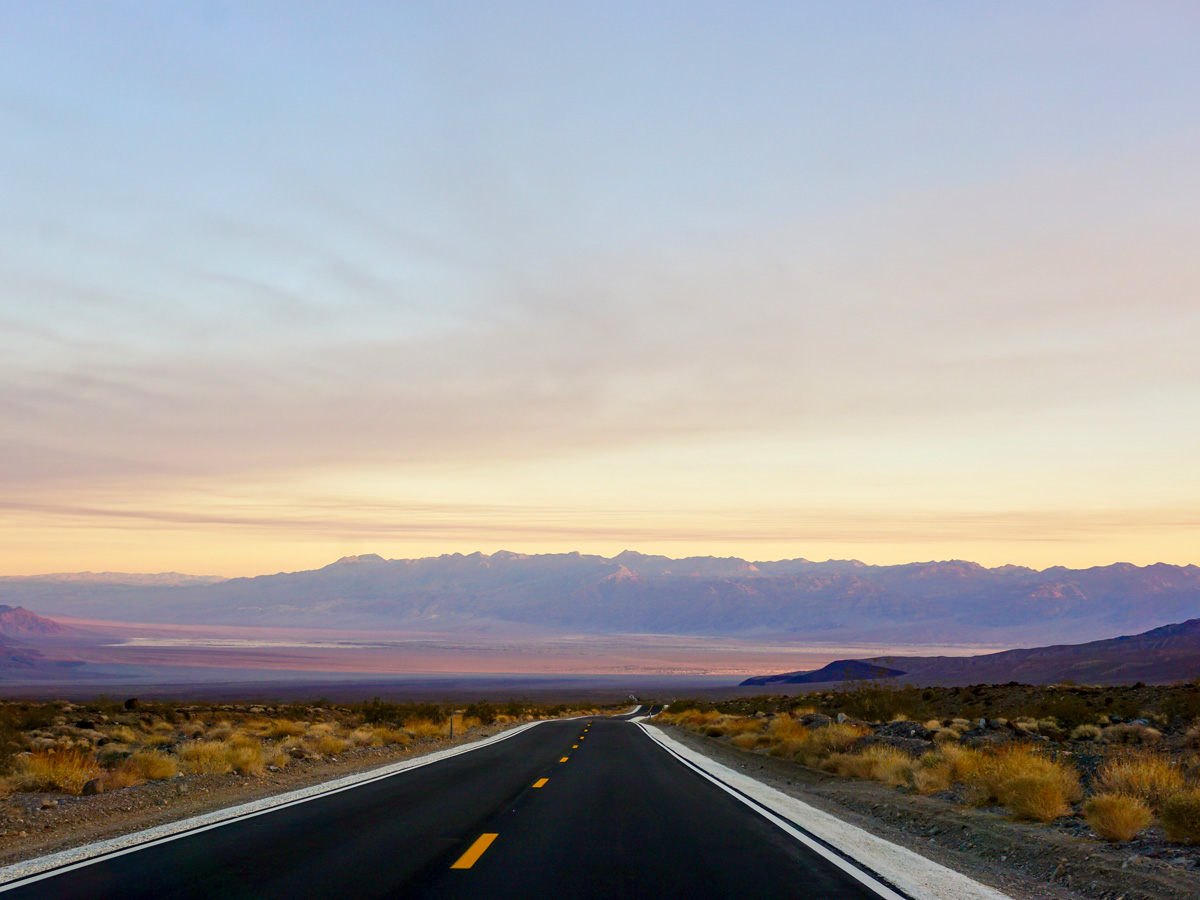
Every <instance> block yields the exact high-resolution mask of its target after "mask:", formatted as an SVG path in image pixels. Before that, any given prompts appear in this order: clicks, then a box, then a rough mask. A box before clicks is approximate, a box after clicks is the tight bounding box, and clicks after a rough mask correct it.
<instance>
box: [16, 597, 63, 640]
mask: <svg viewBox="0 0 1200 900" xmlns="http://www.w3.org/2000/svg"><path fill="white" fill-rule="evenodd" d="M74 631H75V629H73V628H68V627H67V626H66V625H61V624H59V623H58V622H55V621H54V620H53V619H47V618H46V617H45V616H39V615H37V614H35V613H31V612H30V611H29V610H27V609H25V608H24V607H21V606H4V605H2V604H0V634H3V635H7V636H8V637H15V638H34V639H36V638H44V637H63V636H66V635H70V634H73V633H74Z"/></svg>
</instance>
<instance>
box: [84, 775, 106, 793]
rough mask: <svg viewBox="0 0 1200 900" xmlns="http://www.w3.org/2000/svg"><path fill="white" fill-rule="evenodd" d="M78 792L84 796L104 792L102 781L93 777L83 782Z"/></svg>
mask: <svg viewBox="0 0 1200 900" xmlns="http://www.w3.org/2000/svg"><path fill="white" fill-rule="evenodd" d="M80 793H81V794H82V795H83V796H84V797H94V796H96V794H103V793H104V782H103V781H101V780H100V779H99V778H93V779H92V780H91V781H88V782H85V783H84V785H83V790H82V791H80Z"/></svg>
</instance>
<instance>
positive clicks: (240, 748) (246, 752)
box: [225, 741, 265, 775]
mask: <svg viewBox="0 0 1200 900" xmlns="http://www.w3.org/2000/svg"><path fill="white" fill-rule="evenodd" d="M225 759H226V760H227V761H228V762H229V765H230V767H232V769H233V771H235V772H237V773H238V774H239V775H261V774H262V773H263V768H264V765H265V763H264V761H263V748H262V744H260V743H258V742H257V741H255V742H254V743H251V744H248V743H233V742H232V741H231V742H229V744H228V749H227V750H226V751H225Z"/></svg>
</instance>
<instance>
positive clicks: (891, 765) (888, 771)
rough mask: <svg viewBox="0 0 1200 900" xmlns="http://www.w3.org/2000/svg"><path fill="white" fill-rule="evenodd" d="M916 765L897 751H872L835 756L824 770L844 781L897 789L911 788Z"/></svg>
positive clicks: (904, 754) (870, 749) (894, 749)
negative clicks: (878, 782) (910, 784)
mask: <svg viewBox="0 0 1200 900" xmlns="http://www.w3.org/2000/svg"><path fill="white" fill-rule="evenodd" d="M914 766H915V763H914V761H913V759H912V757H910V756H909V755H908V754H907V753H905V752H904V751H903V750H897V749H896V748H895V747H884V746H875V747H868V748H866V749H865V750H863V751H862V752H861V753H834V754H832V755H830V756H829V758H828V759H827V760H826V761H825V763H824V764H823V765H822V766H821V768H823V769H825V770H826V771H829V772H836V773H837V774H838V775H841V776H842V777H849V778H861V779H863V780H864V781H881V782H883V783H884V784H890V785H892V786H893V787H895V786H898V785H902V784H908V783H909V779H910V777H911V775H912V772H913V768H914Z"/></svg>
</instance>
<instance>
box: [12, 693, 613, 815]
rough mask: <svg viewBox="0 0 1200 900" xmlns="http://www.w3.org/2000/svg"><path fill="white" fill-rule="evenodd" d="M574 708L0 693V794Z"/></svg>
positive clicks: (122, 782)
mask: <svg viewBox="0 0 1200 900" xmlns="http://www.w3.org/2000/svg"><path fill="white" fill-rule="evenodd" d="M587 711H588V712H591V711H592V710H587ZM579 712H583V710H574V709H568V708H567V707H565V706H561V705H560V706H549V707H547V706H538V705H536V704H529V703H525V702H518V701H510V702H509V703H506V704H500V705H499V706H497V705H493V704H491V703H488V702H483V701H480V702H476V703H472V704H470V705H468V706H466V707H465V708H460V709H451V708H447V707H443V706H438V705H434V704H427V703H423V704H411V703H410V704H404V703H391V702H387V701H384V700H380V699H379V698H378V697H377V698H375V699H374V700H371V701H369V702H365V703H354V704H333V703H330V702H329V701H325V700H318V701H315V702H313V703H311V704H292V705H265V704H262V705H260V704H211V703H190V704H175V703H143V702H139V701H137V700H132V699H131V700H127V701H124V702H109V701H104V700H101V701H98V702H93V703H67V702H62V701H59V702H19V701H7V702H0V795H3V794H10V793H63V794H73V795H80V794H82V795H89V794H96V793H103V792H106V791H112V790H118V789H121V788H127V787H133V786H136V785H139V784H144V783H146V782H152V781H162V780H165V779H169V778H176V777H179V776H187V775H237V776H243V777H261V776H264V775H266V774H268V773H271V772H279V771H282V770H284V769H286V768H287V767H289V766H294V765H295V764H296V763H298V762H300V761H305V760H321V759H336V758H338V757H340V756H342V755H344V754H347V753H351V754H352V753H355V752H358V753H360V754H361V753H362V752H363V751H369V750H373V749H377V748H392V749H397V750H401V751H403V750H409V749H411V750H418V749H430V748H431V747H432V745H436V744H438V743H442V742H447V741H449V740H450V739H451V737H454V738H458V737H464V736H470V735H471V734H472V733H476V734H479V733H482V732H481V729H484V728H488V727H490V726H501V727H503V726H505V725H509V724H513V723H517V722H525V721H530V720H532V719H537V718H555V717H558V716H562V715H566V714H568V713H570V714H578V713H579Z"/></svg>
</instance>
